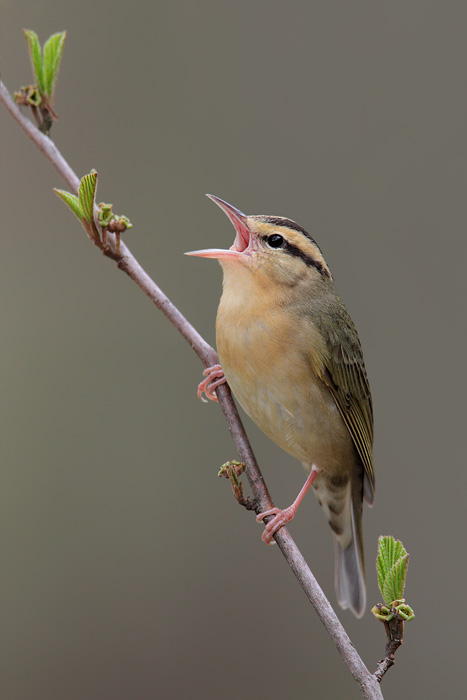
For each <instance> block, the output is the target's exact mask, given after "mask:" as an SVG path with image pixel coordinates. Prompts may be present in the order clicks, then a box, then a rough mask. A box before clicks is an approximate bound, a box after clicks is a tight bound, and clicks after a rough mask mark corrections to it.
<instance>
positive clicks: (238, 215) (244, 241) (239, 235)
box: [185, 194, 250, 260]
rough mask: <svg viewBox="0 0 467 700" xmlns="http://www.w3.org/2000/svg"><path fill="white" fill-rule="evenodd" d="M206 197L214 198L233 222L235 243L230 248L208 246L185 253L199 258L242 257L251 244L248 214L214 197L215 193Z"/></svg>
mask: <svg viewBox="0 0 467 700" xmlns="http://www.w3.org/2000/svg"><path fill="white" fill-rule="evenodd" d="M206 197H209V199H212V201H213V202H215V203H216V204H217V206H218V207H220V208H221V209H222V211H223V212H224V213H225V214H227V216H228V217H229V219H230V221H231V222H232V223H233V225H234V228H235V233H236V236H235V241H234V244H233V245H232V246H231V247H230V248H229V250H222V249H221V248H207V249H206V250H192V251H190V252H189V253H185V255H196V256H197V257H198V258H217V259H218V260H224V259H231V260H232V259H235V258H237V259H238V258H240V257H241V255H242V253H243V252H244V251H245V250H246V249H247V248H248V246H249V244H250V229H249V228H248V225H247V216H246V215H245V214H243V213H242V212H241V211H240V210H239V209H236V208H235V207H233V206H232V205H231V204H228V203H227V202H224V200H223V199H219V197H214V195H213V194H207V195H206Z"/></svg>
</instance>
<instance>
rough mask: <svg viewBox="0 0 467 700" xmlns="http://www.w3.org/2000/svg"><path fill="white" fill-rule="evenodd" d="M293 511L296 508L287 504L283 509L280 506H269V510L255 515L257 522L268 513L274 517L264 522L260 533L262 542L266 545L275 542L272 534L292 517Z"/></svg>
mask: <svg viewBox="0 0 467 700" xmlns="http://www.w3.org/2000/svg"><path fill="white" fill-rule="evenodd" d="M295 512H296V508H293V507H292V506H289V507H288V508H284V510H281V509H280V508H270V509H269V510H265V511H264V513H260V514H259V515H257V516H256V522H257V523H260V522H262V521H263V520H264V518H266V517H267V516H268V515H274V517H273V518H272V519H271V520H270V521H269V522H268V523H267V524H266V526H265V528H264V532H263V534H262V535H261V539H262V540H263V542H264V543H265V544H268V545H271V544H276V543H275V541H274V535H275V534H276V532H277V531H278V530H280V529H281V527H283V526H284V525H286V524H287V523H289V522H290V521H291V520H292V519H293V517H294V515H295Z"/></svg>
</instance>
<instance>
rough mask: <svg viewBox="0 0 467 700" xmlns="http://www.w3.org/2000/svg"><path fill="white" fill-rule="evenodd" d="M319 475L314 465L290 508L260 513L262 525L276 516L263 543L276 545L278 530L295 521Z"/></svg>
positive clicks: (267, 526)
mask: <svg viewBox="0 0 467 700" xmlns="http://www.w3.org/2000/svg"><path fill="white" fill-rule="evenodd" d="M318 473H319V472H318V468H317V467H315V465H314V464H313V466H312V468H311V472H310V475H309V477H308V479H307V480H306V481H305V483H304V485H303V487H302V490H301V491H300V493H299V494H298V496H297V498H296V499H295V501H294V502H293V503H292V505H291V506H289V507H288V508H284V510H281V509H280V508H270V509H269V510H265V511H264V513H260V514H259V515H258V516H257V517H256V522H257V523H260V522H261V521H262V520H264V518H266V517H267V516H268V515H274V518H272V520H270V521H269V522H268V523H267V524H266V527H265V528H264V532H263V534H262V535H261V539H262V540H263V542H265V543H266V544H276V543H275V542H274V539H273V538H274V535H275V534H276V532H277V531H278V530H280V529H281V527H283V526H284V525H286V524H287V523H290V521H291V520H293V519H294V517H295V513H296V512H297V510H298V506H299V505H300V503H301V502H302V499H303V497H304V495H305V494H306V492H307V491H308V489H309V488H310V486H311V484H312V483H313V481H314V480H315V479H316V477H317V476H318Z"/></svg>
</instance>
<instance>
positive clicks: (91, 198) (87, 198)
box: [78, 170, 97, 224]
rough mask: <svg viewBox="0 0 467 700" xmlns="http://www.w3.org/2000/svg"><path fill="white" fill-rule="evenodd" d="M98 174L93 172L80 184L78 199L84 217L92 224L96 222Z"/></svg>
mask: <svg viewBox="0 0 467 700" xmlns="http://www.w3.org/2000/svg"><path fill="white" fill-rule="evenodd" d="M96 188H97V173H96V171H95V170H91V172H90V173H89V174H88V175H85V176H84V177H83V178H82V179H81V182H80V183H79V189H78V197H79V206H80V209H81V211H82V212H83V217H84V219H86V221H88V222H89V223H90V224H92V223H93V221H94V204H95V199H96Z"/></svg>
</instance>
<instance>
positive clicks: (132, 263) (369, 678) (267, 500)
mask: <svg viewBox="0 0 467 700" xmlns="http://www.w3.org/2000/svg"><path fill="white" fill-rule="evenodd" d="M0 101H1V102H3V104H4V105H5V107H6V109H7V110H8V111H9V112H10V114H11V115H12V117H13V119H15V121H16V122H17V123H18V124H19V125H20V127H21V128H22V129H23V131H25V133H26V134H27V136H28V137H29V138H30V139H31V140H32V141H33V142H34V144H35V145H36V146H37V147H38V148H39V150H40V151H41V152H42V153H43V154H44V155H45V157H46V158H47V159H48V160H49V161H50V163H52V165H53V166H54V167H55V169H56V170H57V171H58V173H59V174H60V175H61V176H62V177H63V179H64V180H65V182H66V183H67V184H68V186H69V187H70V189H71V190H72V191H73V192H74V193H77V191H78V186H79V182H80V181H79V178H78V176H77V175H76V174H75V173H74V171H73V170H72V169H71V168H70V166H69V165H68V163H67V162H66V160H65V159H64V158H63V156H62V155H61V153H60V152H59V150H58V149H57V147H56V146H55V144H54V143H53V142H52V141H51V140H50V139H49V138H48V137H47V136H45V135H44V134H42V133H41V132H40V131H39V130H38V129H37V128H36V127H35V126H34V125H33V124H32V122H30V121H29V120H28V119H27V118H26V117H25V116H24V115H23V114H22V113H21V111H20V109H19V107H18V106H17V105H16V104H15V103H14V101H13V100H12V98H11V97H10V95H9V93H8V91H7V89H6V87H5V86H4V84H3V83H2V81H0ZM107 242H108V243H109V245H110V246H111V248H112V253H113V254H112V255H111V256H109V257H111V258H112V259H115V260H116V262H117V265H118V267H119V268H120V269H121V270H123V271H124V272H126V274H127V275H128V276H129V277H131V279H132V280H134V282H136V284H137V285H138V287H140V289H142V290H143V292H144V293H145V294H146V295H147V296H148V297H149V298H150V299H151V301H152V302H153V303H154V304H155V305H156V306H157V308H158V309H160V310H161V311H162V313H163V314H164V315H165V316H166V317H167V318H168V320H169V321H170V322H171V323H172V324H173V325H174V326H175V328H177V330H178V331H179V332H180V333H181V335H182V336H183V337H184V338H185V340H186V341H187V342H188V344H189V345H190V346H191V348H192V349H193V350H194V351H195V353H196V354H197V355H198V357H199V358H200V360H201V361H202V363H203V364H204V366H205V367H209V366H211V365H213V364H216V363H217V362H218V358H217V353H216V351H215V350H214V349H213V348H212V347H211V346H210V345H209V344H208V343H206V341H205V340H204V339H203V338H202V337H201V336H200V334H199V333H198V331H197V330H196V329H195V328H194V327H193V326H192V325H191V324H190V323H189V321H188V320H187V319H186V318H185V317H184V316H183V314H182V313H180V311H179V310H178V309H177V308H176V307H175V306H174V305H173V304H172V302H171V301H170V299H168V297H167V296H166V295H165V294H164V293H163V291H162V290H161V289H160V288H159V287H158V286H157V284H156V283H155V282H154V281H153V280H152V279H151V278H150V277H149V275H148V274H147V273H146V272H145V271H144V270H143V268H142V267H141V265H140V264H139V263H138V261H137V260H136V259H135V257H134V256H133V255H132V254H131V252H130V250H129V249H128V248H127V246H126V245H124V244H123V243H121V244H120V251H119V252H120V255H118V254H117V253H116V251H117V248H116V242H115V236H113V235H112V234H108V238H107ZM216 392H217V396H218V398H219V403H220V406H221V408H222V411H223V413H224V416H225V419H226V421H227V425H228V427H229V430H230V433H231V435H232V439H233V442H234V444H235V447H236V449H237V452H238V454H239V456H240V459H241V460H242V462H244V463H245V467H246V470H245V471H246V475H247V478H248V481H249V483H250V487H251V490H252V492H253V496H254V498H255V500H256V503H257V512H258V513H259V512H261V511H264V510H266V509H268V508H271V507H272V505H273V504H272V501H271V497H270V495H269V492H268V489H267V487H266V484H265V482H264V479H263V476H262V474H261V471H260V469H259V467H258V463H257V462H256V458H255V456H254V454H253V451H252V449H251V445H250V443H249V441H248V438H247V436H246V433H245V430H244V428H243V425H242V422H241V419H240V416H239V415H238V412H237V409H236V406H235V403H234V401H233V398H232V395H231V393H230V389H229V388H228V386H227V385H225V384H224V385H222V386H220V387H218V388H217V389H216ZM274 538H275V540H276V542H277V544H278V546H279V549H280V551H281V552H282V554H283V556H284V558H285V559H286V561H287V563H288V565H289V566H290V568H291V569H292V571H293V573H294V574H295V576H296V578H297V579H298V581H299V583H300V585H301V587H302V589H303V590H304V592H305V595H306V596H307V598H308V600H309V601H310V603H311V604H312V605H313V607H314V608H315V610H316V612H317V614H318V616H319V618H320V620H321V622H322V623H323V625H324V626H325V628H326V630H327V631H328V634H329V635H330V637H331V639H332V640H333V642H334V644H335V645H336V647H337V650H338V651H339V653H340V655H341V656H342V658H343V660H344V662H345V663H346V664H347V666H348V667H349V669H350V672H351V673H352V675H353V677H354V678H355V680H356V681H357V683H358V684H359V686H360V690H361V692H362V695H363V697H364V698H369V699H371V700H381V699H382V698H383V695H382V693H381V689H380V685H379V682H378V679H377V677H376V676H375V675H373V674H371V673H370V671H369V670H368V669H367V667H366V666H365V664H364V663H363V661H362V659H361V657H360V655H359V654H358V652H357V651H356V649H355V647H354V646H353V644H352V642H351V641H350V638H349V637H348V635H347V633H346V631H345V630H344V628H343V626H342V624H341V623H340V621H339V619H338V617H337V615H336V613H335V612H334V610H333V608H332V607H331V605H330V603H329V601H328V599H327V598H326V596H325V595H324V593H323V591H322V590H321V588H320V586H319V584H318V582H317V581H316V579H315V577H314V576H313V574H312V572H311V570H310V569H309V567H308V565H307V563H306V561H305V559H304V558H303V556H302V554H301V552H300V551H299V549H298V547H297V545H296V544H295V542H294V541H293V539H292V537H291V536H290V534H289V532H288V531H287V529H286V528H285V527H283V528H281V529H280V530H279V531H278V532H277V533H276V534H275V535H274Z"/></svg>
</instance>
